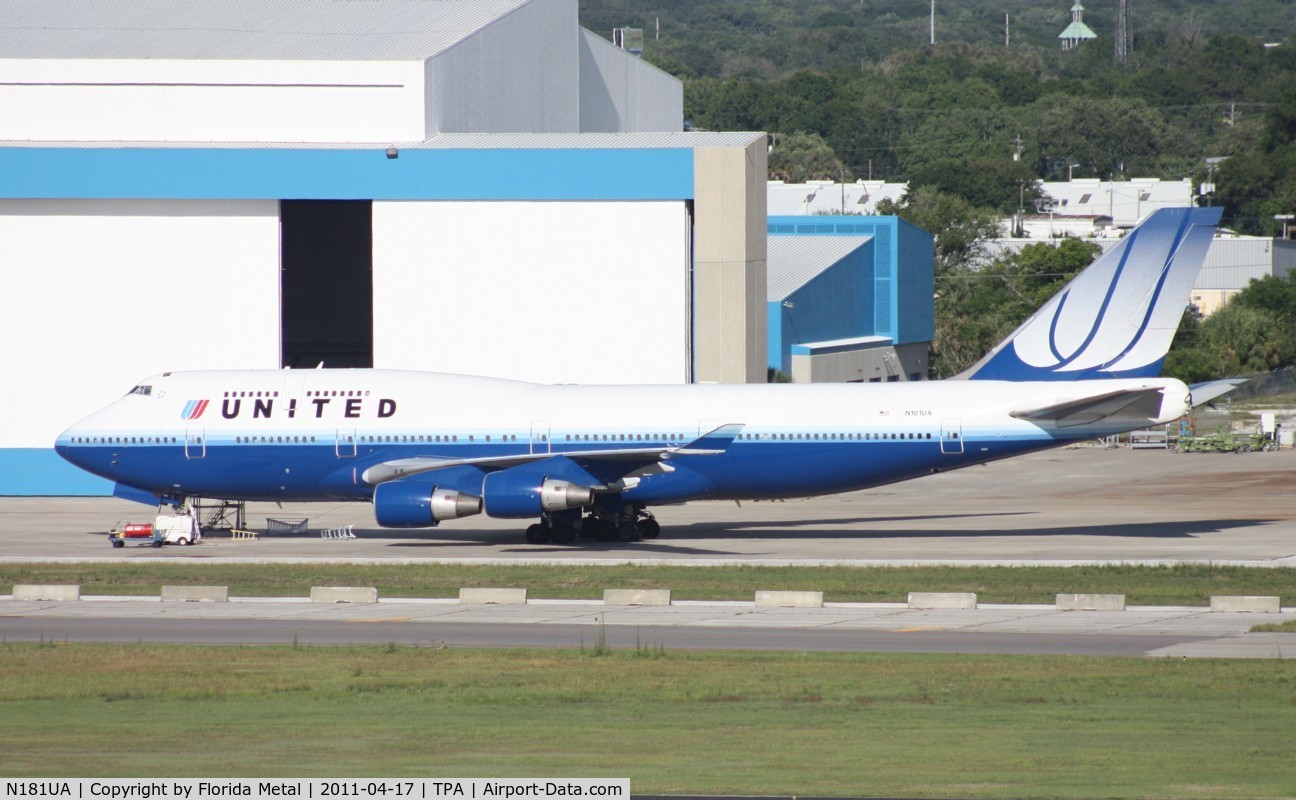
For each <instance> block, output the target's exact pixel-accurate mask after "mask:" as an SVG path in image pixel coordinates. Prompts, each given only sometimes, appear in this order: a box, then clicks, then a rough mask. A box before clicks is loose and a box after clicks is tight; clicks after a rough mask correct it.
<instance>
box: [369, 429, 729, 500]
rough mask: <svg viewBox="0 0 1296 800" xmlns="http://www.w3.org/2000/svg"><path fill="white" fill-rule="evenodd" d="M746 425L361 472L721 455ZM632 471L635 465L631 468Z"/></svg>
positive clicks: (376, 478) (383, 478)
mask: <svg viewBox="0 0 1296 800" xmlns="http://www.w3.org/2000/svg"><path fill="white" fill-rule="evenodd" d="M742 429H743V425H741V424H730V425H721V426H720V427H719V428H716V429H715V430H713V431H708V432H707V433H704V434H702V435H701V436H699V437H698V438H696V439H694V440H693V441H691V442H689V443H687V444H684V445H677V446H675V447H664V446H663V447H630V448H624V449H619V450H563V451H560V452H553V453H518V454H517V455H509V456H483V457H480V458H437V457H435V456H416V457H414V458H401V459H396V460H393V461H384V462H383V463H381V464H375V465H374V466H372V467H370V468H369V469H366V470H365V471H364V473H363V474H362V475H361V476H360V477H361V478H362V479H363V480H364V482H365V483H367V484H369V485H370V486H376V485H377V484H380V483H386V482H387V481H394V480H399V479H401V478H408V477H410V476H411V475H420V474H422V473H424V472H432V471H434V470H438V469H446V468H448V467H464V466H474V467H481V468H482V469H485V470H490V471H493V470H498V469H508V468H509V467H516V466H519V465H522V464H531V463H534V462H537V461H544V460H545V459H547V458H553V457H555V456H564V457H566V458H570V459H571V460H573V461H576V462H581V461H603V462H608V461H623V462H626V465H627V466H634V467H637V466H642V465H645V464H652V463H654V462H660V461H667V460H669V459H671V458H674V457H677V456H716V455H720V454H722V453H724V452H725V450H727V449H728V447H729V445H731V444H733V441H734V439H736V438H738V433H739V431H741V430H742ZM630 472H633V469H632V470H630Z"/></svg>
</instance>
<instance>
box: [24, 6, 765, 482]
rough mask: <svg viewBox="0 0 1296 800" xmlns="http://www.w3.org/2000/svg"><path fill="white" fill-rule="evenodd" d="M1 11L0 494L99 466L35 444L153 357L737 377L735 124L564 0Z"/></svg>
mask: <svg viewBox="0 0 1296 800" xmlns="http://www.w3.org/2000/svg"><path fill="white" fill-rule="evenodd" d="M0 14H3V16H4V19H5V21H6V24H5V26H4V27H3V28H0V108H3V109H4V113H2V114H0V270H3V275H4V279H5V281H6V291H5V292H3V293H0V336H3V337H4V339H5V341H7V342H9V343H11V344H10V346H9V347H7V348H5V349H4V350H3V351H0V366H2V367H3V369H4V370H5V371H6V372H7V374H9V375H11V376H13V379H14V382H15V385H18V386H22V387H28V388H27V389H24V390H21V391H13V390H11V391H8V392H5V393H3V394H0V418H3V419H5V420H8V421H9V422H8V423H7V424H6V426H5V427H4V428H3V429H0V495H42V494H101V493H107V492H109V491H111V487H110V486H109V485H108V484H107V482H104V481H99V480H98V479H94V478H91V477H90V476H88V475H85V474H83V473H80V472H79V471H77V470H75V469H74V468H72V467H70V466H68V465H66V464H64V463H62V461H61V460H60V459H59V458H58V457H57V455H56V454H55V453H54V452H53V449H52V445H53V441H54V438H55V437H56V436H57V434H58V433H59V432H60V431H61V430H63V429H64V428H66V427H67V426H68V425H70V424H72V423H73V422H75V421H77V420H78V419H80V418H81V417H83V416H85V415H86V414H88V413H90V412H92V411H93V410H95V409H97V408H99V407H102V406H104V405H106V404H107V403H109V402H111V401H112V400H113V399H115V398H116V397H117V396H119V395H121V394H122V393H124V392H125V391H127V390H128V389H129V388H130V387H131V386H132V385H133V384H134V383H135V382H137V381H138V380H139V379H140V378H142V377H145V376H147V375H150V374H154V373H158V372H163V371H167V370H176V369H218V368H266V369H275V368H279V367H283V366H289V367H300V368H309V367H314V366H316V365H317V364H319V363H321V362H323V363H324V364H326V365H328V366H338V367H345V366H374V367H385V368H408V369H427V370H437V371H444V372H463V373H472V374H480V375H494V376H500V377H511V378H519V379H524V380H536V381H542V382H553V383H557V382H582V383H599V382H604V383H637V382H666V383H681V382H688V381H721V382H746V381H763V380H764V378H765V370H766V357H765V342H766V334H765V320H766V311H765V308H764V306H765V296H766V290H765V280H766V279H765V242H766V233H765V165H766V150H765V136H764V134H761V133H685V132H682V131H681V127H682V118H683V107H682V103H683V100H682V97H683V95H682V88H681V85H680V83H679V82H678V81H677V80H675V79H674V78H673V77H671V76H669V75H666V74H665V73H662V72H660V71H658V70H656V69H655V68H653V67H652V66H650V65H648V64H647V63H645V62H643V61H641V60H639V59H637V58H635V57H633V56H631V55H630V54H628V53H626V52H623V51H621V50H620V49H618V48H615V47H613V46H612V45H611V44H609V43H607V42H606V41H604V40H603V39H602V38H600V37H599V36H597V35H595V34H593V33H591V32H589V31H586V30H584V29H582V28H581V27H580V26H579V23H578V19H577V0H439V1H438V2H419V1H418V0H383V2H365V3H353V2H336V1H334V0H258V1H257V2H255V3H253V2H246V1H245V0H233V2H226V3H220V4H200V3H196V2H190V1H189V0H185V1H184V2H163V1H162V0H143V2H138V1H136V2H126V1H125V0H85V1H84V2H67V1H66V0H53V1H52V2H51V1H50V0H45V1H43V2H34V1H33V0H0ZM34 387H39V388H38V389H37V388H34ZM18 421H21V423H19V422H18Z"/></svg>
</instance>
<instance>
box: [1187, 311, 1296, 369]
mask: <svg viewBox="0 0 1296 800" xmlns="http://www.w3.org/2000/svg"><path fill="white" fill-rule="evenodd" d="M1202 338H1203V339H1204V340H1205V341H1206V345H1207V348H1208V350H1209V352H1211V353H1212V354H1213V356H1214V358H1215V364H1216V367H1217V377H1218V376H1226V375H1240V374H1243V373H1246V372H1268V371H1269V370H1273V369H1278V368H1279V367H1283V366H1287V365H1289V364H1291V363H1293V361H1296V337H1293V335H1292V333H1291V331H1290V330H1289V329H1287V328H1286V327H1285V326H1283V325H1281V324H1280V323H1279V321H1278V320H1277V318H1276V317H1275V316H1274V315H1273V314H1272V313H1270V312H1268V311H1265V310H1263V309H1259V308H1253V307H1251V306H1248V305H1246V304H1245V303H1239V302H1236V300H1234V301H1231V302H1229V303H1228V304H1227V305H1225V306H1224V307H1223V308H1221V309H1220V310H1219V311H1216V312H1215V313H1214V314H1212V315H1210V316H1209V317H1208V318H1207V319H1206V321H1205V322H1204V323H1202Z"/></svg>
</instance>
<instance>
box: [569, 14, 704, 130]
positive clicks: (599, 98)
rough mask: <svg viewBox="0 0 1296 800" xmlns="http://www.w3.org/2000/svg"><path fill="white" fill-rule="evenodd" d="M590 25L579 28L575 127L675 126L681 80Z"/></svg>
mask: <svg viewBox="0 0 1296 800" xmlns="http://www.w3.org/2000/svg"><path fill="white" fill-rule="evenodd" d="M626 55H627V54H626V53H625V52H623V51H622V50H621V49H620V48H618V47H615V46H613V45H612V44H611V43H609V42H608V41H607V40H605V39H603V38H602V37H601V36H599V35H598V34H596V33H593V32H591V31H587V30H582V31H581V44H580V129H581V131H582V132H584V133H596V132H606V133H630V132H640V131H679V130H682V129H683V127H684V119H683V109H684V84H683V83H681V82H680V81H679V80H676V79H675V78H673V77H671V76H670V75H668V74H666V73H665V72H662V71H661V70H659V69H657V68H656V67H654V66H652V65H651V64H649V63H648V62H646V61H643V60H640V59H638V58H627V57H626Z"/></svg>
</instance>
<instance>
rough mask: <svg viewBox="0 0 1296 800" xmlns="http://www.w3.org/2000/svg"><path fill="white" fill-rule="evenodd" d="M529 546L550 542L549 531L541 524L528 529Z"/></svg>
mask: <svg viewBox="0 0 1296 800" xmlns="http://www.w3.org/2000/svg"><path fill="white" fill-rule="evenodd" d="M526 540H527V544H546V543H548V541H549V529H548V528H547V527H545V526H544V525H542V524H540V523H539V522H537V523H535V524H534V525H531V526H530V527H528V528H527V529H526Z"/></svg>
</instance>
